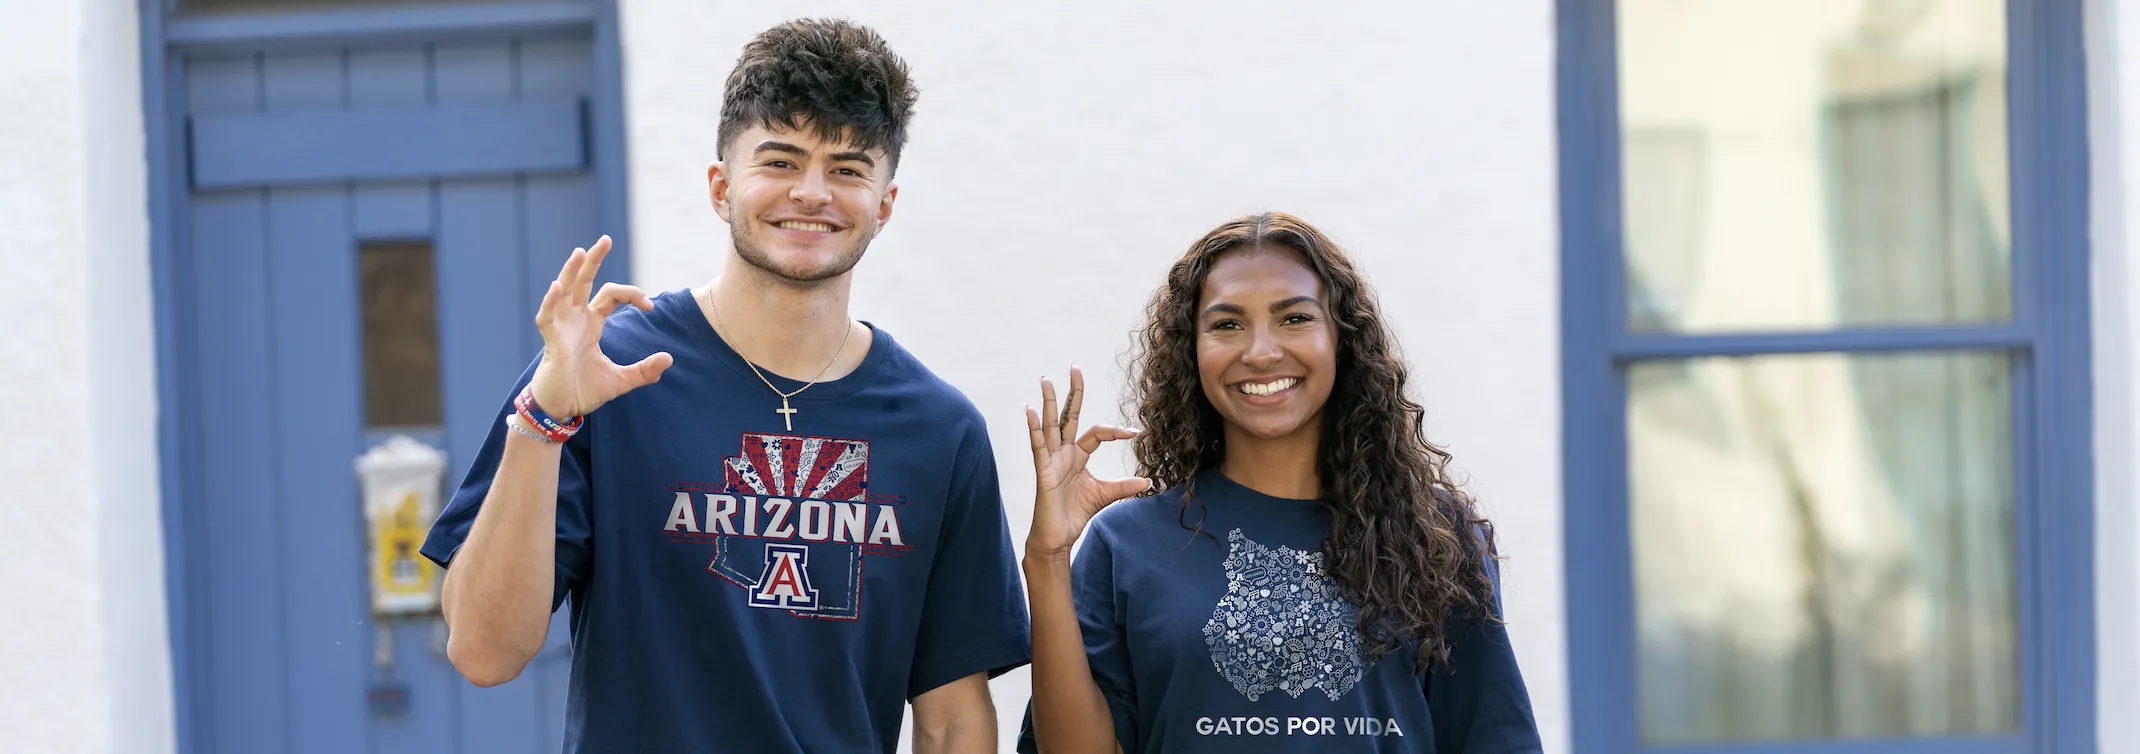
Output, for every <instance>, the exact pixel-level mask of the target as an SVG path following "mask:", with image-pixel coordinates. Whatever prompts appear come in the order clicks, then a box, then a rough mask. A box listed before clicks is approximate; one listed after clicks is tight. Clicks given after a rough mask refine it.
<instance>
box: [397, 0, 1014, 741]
mask: <svg viewBox="0 0 2140 754" xmlns="http://www.w3.org/2000/svg"><path fill="white" fill-rule="evenodd" d="M914 101H915V90H914V87H913V85H912V83H911V82H910V81H909V80H908V74H907V70H906V66H905V63H903V62H902V61H901V60H900V59H899V58H898V56H896V55H894V54H893V53H892V51H891V50H890V49H889V48H888V47H887V46H886V45H885V43H884V40H883V39H881V38H880V37H878V36H877V34H876V33H875V32H872V31H870V30H868V29H866V28H862V27H859V26H856V25H853V24H849V23H845V22H834V21H796V22H791V23H788V24H784V25H782V26H779V27H776V28H773V29H771V30H769V31H766V32H765V33H763V34H760V35H759V36H758V37H757V38H756V39H754V40H752V41H751V42H750V44H749V45H748V46H747V47H745V48H744V52H743V56H742V59H741V60H740V61H739V62H738V63H737V65H736V69H735V71H734V72H733V73H731V74H730V76H729V78H728V83H727V90H726V94H725V98H724V100H723V102H722V108H721V123H720V132H719V146H718V152H717V161H716V162H715V163H714V164H713V165H712V166H711V167H709V168H708V169H707V171H706V177H707V184H708V188H709V189H710V191H711V193H712V200H713V207H714V211H715V212H717V213H719V214H720V216H721V219H723V220H725V221H727V222H728V224H729V227H730V229H731V230H730V233H731V240H732V242H733V243H732V249H731V253H730V254H729V255H728V256H727V259H726V261H725V266H724V267H723V269H722V273H721V276H720V277H719V278H718V279H716V280H714V281H713V282H711V283H709V284H707V285H705V286H702V287H699V288H696V289H691V290H682V291H675V292H671V293H666V294H662V295H660V296H657V297H654V298H652V299H648V298H647V297H646V296H644V295H642V294H641V293H640V292H639V291H638V290H636V289H634V288H632V287H630V286H624V285H616V284H611V285H605V286H603V288H602V290H601V291H599V292H593V291H591V290H590V289H591V288H592V285H593V284H592V281H593V279H594V277H595V271H596V269H597V268H599V267H600V266H601V264H602V258H603V257H604V256H605V255H606V254H607V253H608V251H609V239H608V238H607V237H606V236H605V237H603V238H602V239H601V240H599V241H597V242H596V243H595V244H594V246H593V248H592V249H586V250H582V249H575V250H574V251H573V253H572V256H571V258H570V260H569V261H567V262H566V263H565V265H564V269H563V270H562V271H561V272H559V273H558V276H557V281H556V282H555V283H552V284H551V287H550V290H549V293H548V294H547V295H545V296H544V297H543V301H542V306H541V310H540V312H538V313H537V315H536V324H537V326H538V327H539V328H540V329H541V331H542V336H543V353H542V356H541V358H540V359H538V360H537V361H536V363H535V364H534V365H533V366H532V367H531V368H530V369H529V371H528V373H527V374H525V375H523V376H522V377H521V379H520V383H519V384H518V385H517V386H515V388H514V394H515V396H516V397H515V399H514V400H513V401H512V402H510V403H509V404H508V405H507V406H506V408H505V410H504V411H502V412H501V414H500V417H499V418H500V423H499V424H498V425H497V426H496V427H494V428H493V429H492V431H491V433H490V437H489V438H488V439H487V440H486V441H485V442H484V445H483V451H482V453H481V455H480V456H479V457H478V458H477V459H475V462H474V464H473V466H472V467H471V468H470V469H469V471H468V476H467V478H466V479H465V480H464V481H463V482H462V483H461V486H460V489H459V490H458V491H457V492H456V493H455V494H454V496H453V500H452V502H451V503H450V504H448V505H447V507H446V510H445V512H444V513H443V514H441V515H440V517H439V520H438V522H437V523H436V524H435V525H434V526H433V528H432V531H431V536H430V539H429V541H427V542H426V543H425V545H424V548H423V552H424V554H425V555H426V556H429V557H430V558H431V559H433V560H436V561H438V562H439V563H441V564H442V565H449V566H450V569H449V570H448V571H447V572H446V581H445V587H444V588H445V594H444V600H445V616H446V620H447V623H448V625H449V626H450V627H451V629H452V633H451V638H450V640H449V641H448V642H447V654H448V657H449V658H450V659H451V660H452V661H453V664H454V667H455V668H458V669H459V670H460V672H461V673H462V674H463V675H464V676H466V677H467V678H468V679H469V680H470V681H472V682H474V683H476V684H477V685H481V686H489V685H494V684H499V683H504V682H506V681H509V680H512V679H513V678H514V677H515V676H517V675H518V674H519V673H520V671H521V670H522V668H524V667H525V666H526V664H527V662H528V660H529V659H530V658H532V657H533V656H534V655H535V653H536V651H537V650H538V649H539V648H541V647H542V645H543V641H544V634H545V632H546V631H547V629H548V626H549V616H550V613H551V612H552V611H553V610H555V609H556V608H557V607H558V606H559V605H561V604H563V603H565V602H567V601H570V602H571V603H572V648H573V655H572V681H571V690H570V693H569V696H568V704H567V709H566V736H565V740H566V742H567V743H566V746H565V748H566V750H567V751H588V752H610V751H662V752H672V751H673V752H686V751H691V752H703V751H754V752H756V751H870V750H876V751H887V752H889V751H893V750H894V749H895V748H896V747H897V742H898V736H899V727H900V717H901V713H902V711H903V707H902V704H903V703H905V702H907V701H909V700H911V701H912V703H913V705H914V720H915V728H916V731H915V734H914V739H915V740H914V743H915V746H914V748H915V750H916V751H920V752H945V751H958V752H982V751H993V750H995V748H996V723H995V710H994V707H993V706H992V705H991V703H990V700H989V694H988V685H987V680H988V679H989V678H990V677H992V676H993V675H995V674H998V673H1001V672H1003V671H1005V670H1008V669H1010V668H1014V667H1017V666H1019V665H1022V664H1024V663H1026V662H1027V661H1028V660H1029V658H1030V651H1031V650H1030V644H1029V641H1028V624H1027V621H1026V612H1025V602H1024V600H1023V599H1022V597H1021V587H1020V582H1019V579H1018V576H1017V567H1016V563H1015V561H1014V559H1013V557H1012V551H1011V545H1010V532H1009V529H1008V526H1007V525H1006V523H1005V521H1004V517H1003V508H1002V501H1001V497H1000V495H999V494H998V491H997V483H996V467H995V462H994V456H993V454H992V453H991V451H990V448H989V443H988V434H987V431H986V427H985V426H984V424H983V422H982V419H981V416H980V415H979V413H978V412H976V411H975V410H974V408H973V405H972V404H971V403H970V402H968V401H967V399H966V398H965V396H964V395H962V394H960V393H959V391H957V390H956V389H953V388H952V387H951V386H950V385H948V384H945V383H944V382H943V381H942V380H940V379H938V378H937V377H936V376H935V375H933V374H931V373H930V372H929V370H928V369H926V368H924V367H923V366H922V365H921V364H920V363H919V362H917V361H916V360H915V359H914V357H913V355H911V354H909V353H907V352H906V351H905V350H903V349H901V348H900V347H899V345H898V344H897V343H895V342H893V340H892V337H891V336H890V335H888V334H886V333H885V332H884V331H882V330H879V329H876V328H875V327H873V326H870V325H868V324H867V323H860V322H856V321H854V320H851V319H849V318H848V315H847V299H848V289H849V287H850V276H851V274H852V270H853V269H854V267H855V264H856V262H858V261H859V260H860V259H861V258H862V254H863V251H864V250H865V249H866V248H867V247H868V246H869V242H870V240H871V239H872V238H874V237H875V236H876V235H877V233H878V232H879V231H880V230H881V229H882V228H883V226H884V223H885V222H886V221H888V220H890V219H891V217H892V204H893V200H894V199H896V198H897V197H898V194H899V191H898V188H897V187H896V186H895V185H893V183H892V175H893V171H894V169H895V168H896V167H897V166H898V162H899V154H900V148H901V147H902V146H903V145H904V143H905V141H906V131H907V120H908V116H909V113H910V112H911V110H912V108H913V105H914ZM590 295H591V296H592V299H591V300H590ZM626 304H629V305H630V306H624V305H626ZM620 309H621V311H619V310H620ZM613 311H615V312H616V315H615V316H614V317H612V316H609V315H610V314H611V313H612V312H613ZM626 365H628V366H626Z"/></svg>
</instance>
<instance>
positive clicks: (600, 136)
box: [558, 0, 713, 281]
mask: <svg viewBox="0 0 2140 754" xmlns="http://www.w3.org/2000/svg"><path fill="white" fill-rule="evenodd" d="M595 5H596V7H597V8H598V10H599V12H598V13H597V14H596V15H595V23H594V98H593V103H592V105H593V106H592V107H590V108H589V111H590V112H589V113H588V115H589V120H590V121H592V125H593V128H592V129H590V133H589V136H590V139H591V142H592V143H591V148H592V149H593V151H594V185H595V197H596V198H595V201H596V202H598V203H599V207H598V214H597V215H596V217H597V218H598V220H597V222H598V223H599V224H600V225H601V227H602V232H603V233H607V234H609V238H610V249H611V251H610V252H609V254H610V261H607V262H605V263H604V264H603V265H602V270H603V272H602V275H601V277H602V278H603V280H605V281H607V280H628V281H636V280H637V279H638V276H637V270H636V269H635V268H634V267H633V266H632V240H631V239H632V228H631V225H632V214H631V199H630V195H631V182H630V181H629V180H628V177H629V176H630V174H631V173H630V171H631V166H630V165H629V164H627V163H626V162H625V159H626V157H627V153H626V152H625V124H624V49H623V46H622V42H621V39H622V33H621V32H620V31H619V30H618V11H617V0H595ZM712 126H713V124H710V123H709V124H707V127H708V128H709V129H710V128H711V127H712ZM708 133H709V134H710V133H712V132H711V131H710V130H709V131H708ZM572 243H574V244H580V243H588V244H591V243H594V239H592V238H590V239H587V240H585V241H573V242H572ZM560 248H567V247H560ZM563 257H564V255H563V254H560V255H558V258H559V259H560V260H562V259H563ZM560 264H562V262H560Z"/></svg>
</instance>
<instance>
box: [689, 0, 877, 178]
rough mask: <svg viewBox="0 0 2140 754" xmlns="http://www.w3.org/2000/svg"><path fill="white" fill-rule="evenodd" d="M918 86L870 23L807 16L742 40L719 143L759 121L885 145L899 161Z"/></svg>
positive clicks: (723, 152)
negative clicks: (741, 49) (805, 128)
mask: <svg viewBox="0 0 2140 754" xmlns="http://www.w3.org/2000/svg"><path fill="white" fill-rule="evenodd" d="M918 95H919V92H918V91H916V90H915V88H914V82H913V79H912V78H911V77H909V75H908V73H907V64H906V61H904V60H900V59H899V56H898V55H896V54H894V53H893V52H892V49H891V47H890V46H889V45H887V44H885V42H884V38H883V37H880V36H878V35H877V32H875V31H872V30H870V29H869V27H866V26H862V25H860V24H856V23H853V22H850V21H844V20H837V19H801V20H796V21H789V22H787V23H784V24H781V25H779V26H775V27H773V28H771V29H767V30H765V31H764V32H763V33H761V34H759V35H758V36H757V37H756V38H754V39H752V40H751V41H750V44H747V45H744V47H743V57H742V58H740V59H738V60H737V61H736V68H735V70H734V71H731V72H729V74H728V88H727V91H726V92H724V93H723V95H722V99H721V130H720V134H719V138H720V140H721V141H720V144H719V145H717V146H715V148H714V149H715V152H714V155H715V156H716V157H718V158H721V159H727V156H728V155H727V151H728V147H729V142H732V141H734V140H735V138H736V136H737V135H738V134H741V133H743V130H744V129H747V128H750V127H751V126H753V125H756V126H762V127H765V128H778V129H783V130H792V129H795V128H798V127H802V126H805V125H807V126H808V127H809V128H810V130H811V132H812V134H814V135H815V136H816V137H817V138H819V139H822V140H825V141H832V142H845V143H846V144H848V145H850V146H853V147H855V148H858V149H883V150H884V153H885V155H886V156H887V157H888V158H889V162H890V163H891V165H890V166H889V167H888V170H887V175H889V171H891V170H896V169H897V168H898V165H899V151H900V149H901V148H903V147H905V146H906V141H907V119H908V118H909V117H910V116H911V115H912V113H913V111H914V100H915V99H916V97H917V96H918Z"/></svg>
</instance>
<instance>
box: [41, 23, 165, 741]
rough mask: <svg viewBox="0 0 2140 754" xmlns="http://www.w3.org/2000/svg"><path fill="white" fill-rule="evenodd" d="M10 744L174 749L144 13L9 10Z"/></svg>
mask: <svg viewBox="0 0 2140 754" xmlns="http://www.w3.org/2000/svg"><path fill="white" fill-rule="evenodd" d="M0 28H4V29H7V30H9V32H10V34H9V37H10V40H11V41H10V43H9V44H7V45H4V46H0V134H5V137H4V138H0V228H7V229H8V241H7V243H6V244H5V248H6V252H5V253H4V254H0V259H5V260H6V267H7V269H8V270H9V277H10V278H11V279H12V281H13V284H12V285H11V286H9V288H10V293H9V297H10V299H11V301H12V303H11V305H9V306H6V307H0V332H5V333H7V334H8V335H7V337H6V338H5V339H4V340H0V342H4V343H5V344H6V345H5V347H0V385H4V386H6V390H7V394H8V395H10V396H13V401H12V402H11V405H10V406H9V407H8V413H9V415H10V419H9V421H10V422H11V423H12V424H13V426H15V427H16V428H17V429H18V431H17V432H16V433H15V434H14V441H12V442H9V443H8V444H7V448H8V452H7V453H4V454H0V501H5V502H4V504H0V532H4V533H5V542H6V545H5V546H4V547H0V585H5V586H4V587H0V589H5V591H4V592H0V595H4V601H5V602H6V604H7V609H5V610H0V636H5V637H7V640H6V641H4V642H0V732H4V733H0V737H4V738H5V739H6V741H7V744H6V745H5V746H6V748H8V749H9V750H11V751H36V752H55V753H60V752H163V751H170V750H171V748H172V738H173V736H172V729H171V724H170V720H171V691H170V689H171V678H170V659H169V651H168V640H167V639H166V635H167V634H166V631H165V620H164V590H163V547H162V541H163V540H162V527H161V523H160V516H159V507H158V505H159V504H158V494H157V456H156V403H155V384H156V383H155V374H156V372H155V348H154V337H153V333H154V327H153V322H154V320H153V318H152V315H151V305H150V289H149V288H150V287H149V263H148V259H149V254H148V213H147V207H146V199H145V197H146V186H147V180H148V179H147V171H146V168H145V161H144V159H143V154H142V130H141V120H142V119H141V88H140V62H139V61H140V56H139V53H138V50H139V49H140V41H139V39H140V38H139V36H138V34H137V31H136V29H137V26H136V18H135V11H134V4H133V3H126V2H81V1H78V0H61V1H60V2H40V3H27V2H14V3H5V4H0Z"/></svg>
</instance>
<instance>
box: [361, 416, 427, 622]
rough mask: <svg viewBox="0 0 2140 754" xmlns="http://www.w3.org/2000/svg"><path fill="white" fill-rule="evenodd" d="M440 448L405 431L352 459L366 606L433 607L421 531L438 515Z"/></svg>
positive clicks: (380, 609)
mask: <svg viewBox="0 0 2140 754" xmlns="http://www.w3.org/2000/svg"><path fill="white" fill-rule="evenodd" d="M445 469H446V454H445V453H442V452H440V451H439V450H438V449H437V448H433V447H431V446H429V445H426V444H424V443H423V442H421V441H419V440H416V439H415V438H411V437H408V436H396V437H393V438H389V439H388V440H387V441H386V442H384V443H381V444H380V445H379V446H378V447H375V448H372V449H371V450H370V451H368V452H366V453H365V454H364V455H363V456H362V457H360V458H358V459H357V475H358V477H359V478H360V479H361V480H362V482H363V487H364V517H365V519H367V520H368V521H369V529H370V531H369V532H368V533H369V534H370V535H371V546H370V548H369V550H370V558H371V562H370V564H369V567H368V568H367V569H366V570H367V571H369V572H370V573H371V582H372V612H374V613H377V614H380V615H407V614H411V613H427V612H431V611H434V610H437V609H438V587H439V568H438V566H437V565H436V564H433V563H432V562H431V561H430V560H429V559H428V558H425V557H424V556H423V552H422V551H421V548H422V547H423V544H424V536H425V535H427V534H429V533H430V530H431V522H432V519H434V518H436V517H437V516H438V498H439V487H440V484H439V483H440V481H441V477H442V475H443V474H444V472H445Z"/></svg>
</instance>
